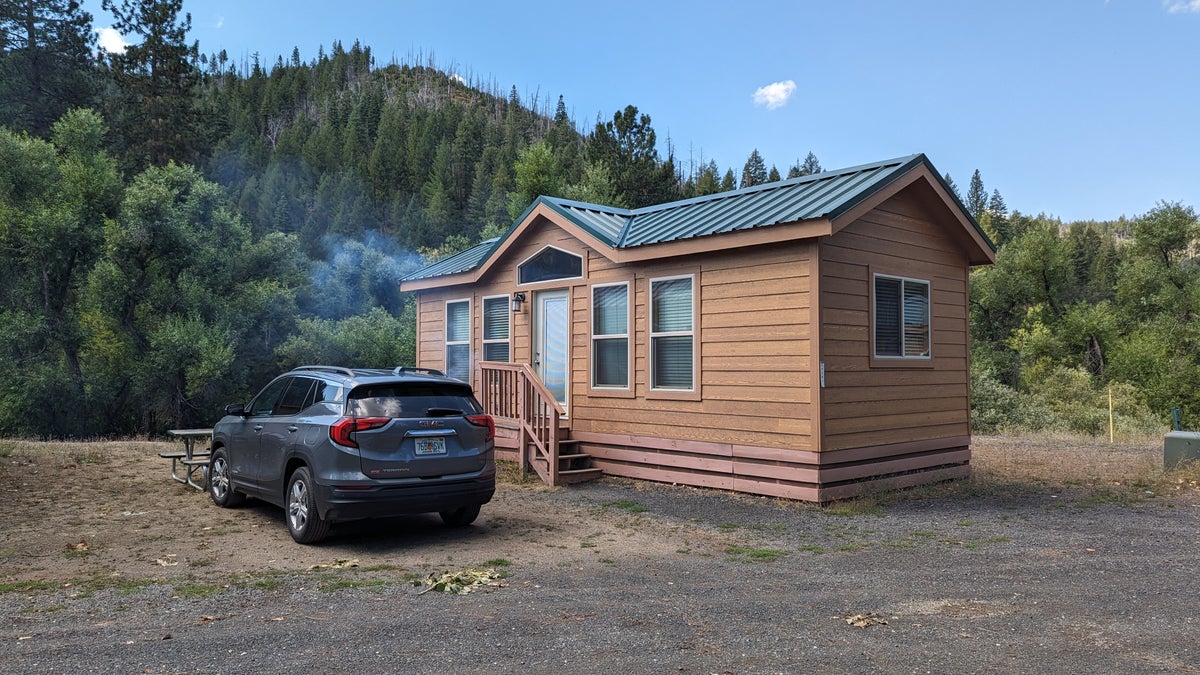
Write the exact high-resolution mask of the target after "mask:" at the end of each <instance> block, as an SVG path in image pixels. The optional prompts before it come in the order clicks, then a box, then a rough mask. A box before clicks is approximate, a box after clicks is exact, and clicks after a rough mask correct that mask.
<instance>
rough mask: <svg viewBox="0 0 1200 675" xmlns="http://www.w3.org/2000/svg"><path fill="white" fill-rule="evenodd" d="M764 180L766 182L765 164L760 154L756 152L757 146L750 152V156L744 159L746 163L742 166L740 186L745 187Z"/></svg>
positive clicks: (761, 182)
mask: <svg viewBox="0 0 1200 675" xmlns="http://www.w3.org/2000/svg"><path fill="white" fill-rule="evenodd" d="M765 182H767V166H766V164H764V163H763V158H762V155H760V154H758V148H755V149H754V151H753V152H751V153H750V157H748V158H747V159H746V165H745V166H743V167H742V184H741V187H744V188H747V187H751V186H754V185H761V184H763V183H765Z"/></svg>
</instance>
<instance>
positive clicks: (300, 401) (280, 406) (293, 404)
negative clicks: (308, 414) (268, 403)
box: [274, 377, 316, 415]
mask: <svg viewBox="0 0 1200 675" xmlns="http://www.w3.org/2000/svg"><path fill="white" fill-rule="evenodd" d="M315 382H316V380H313V379H312V378H308V377H293V378H292V384H291V385H289V386H288V388H287V391H285V392H283V396H281V397H280V398H279V403H276V404H275V412H274V414H276V415H295V414H297V413H299V412H300V411H301V410H304V409H305V408H307V407H308V405H311V402H310V403H307V404H306V401H308V397H309V395H310V394H311V392H312V390H313V384H314V383H315Z"/></svg>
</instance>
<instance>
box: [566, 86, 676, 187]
mask: <svg viewBox="0 0 1200 675" xmlns="http://www.w3.org/2000/svg"><path fill="white" fill-rule="evenodd" d="M656 144H657V136H656V135H655V133H654V127H652V126H650V116H649V115H645V114H640V113H638V109H637V107H636V106H632V105H630V106H625V109H624V110H620V111H618V112H616V113H615V114H614V115H613V118H612V121H609V122H603V123H601V122H597V123H596V128H595V130H594V131H593V132H592V135H591V136H589V137H588V140H587V143H586V144H585V146H584V157H585V159H586V160H587V161H588V162H591V163H602V164H605V165H607V167H608V170H609V172H610V174H611V175H612V180H613V183H614V184H615V186H616V188H617V191H618V193H620V194H621V195H622V196H623V197H624V198H625V200H626V202H627V203H629V204H631V205H633V206H634V207H639V206H648V205H650V204H659V203H662V202H666V201H670V200H672V199H676V198H678V196H679V185H678V180H677V176H676V175H675V169H674V163H673V158H672V157H668V158H667V160H666V162H665V163H664V162H663V161H661V160H660V159H659V156H658V150H657V148H656ZM666 164H670V166H669V168H667V169H666V170H664V168H663V167H664V166H665V165H666Z"/></svg>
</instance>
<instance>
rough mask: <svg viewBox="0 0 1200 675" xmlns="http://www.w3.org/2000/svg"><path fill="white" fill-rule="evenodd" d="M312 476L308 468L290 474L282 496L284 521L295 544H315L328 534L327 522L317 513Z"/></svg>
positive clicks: (301, 468)
mask: <svg viewBox="0 0 1200 675" xmlns="http://www.w3.org/2000/svg"><path fill="white" fill-rule="evenodd" d="M314 487H315V486H314V485H313V480H312V474H311V473H309V471H308V467H304V466H302V467H300V468H298V469H296V470H295V471H293V472H292V475H291V477H290V478H288V483H287V494H286V495H284V497H285V498H284V520H286V521H287V527H288V532H290V533H291V535H292V539H295V540H296V543H297V544H315V543H317V542H319V541H321V540H322V539H324V538H325V535H327V534H329V521H328V520H324V519H322V518H321V514H320V512H318V511H317V497H316V494H315V493H314V490H313V488H314Z"/></svg>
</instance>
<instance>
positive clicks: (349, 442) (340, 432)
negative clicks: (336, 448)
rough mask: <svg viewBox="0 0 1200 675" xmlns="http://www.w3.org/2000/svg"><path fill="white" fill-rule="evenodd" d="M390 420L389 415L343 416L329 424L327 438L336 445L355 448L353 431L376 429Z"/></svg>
mask: <svg viewBox="0 0 1200 675" xmlns="http://www.w3.org/2000/svg"><path fill="white" fill-rule="evenodd" d="M391 421H392V419H391V418H390V417H343V418H342V419H340V420H338V421H336V422H334V423H333V424H331V425H330V426H329V438H330V440H332V441H333V442H334V443H337V444H338V445H344V446H346V447H348V448H357V447H358V441H356V440H354V432H356V431H366V430H368V429H378V428H379V427H382V426H384V425H386V424H387V423H388V422H391Z"/></svg>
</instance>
